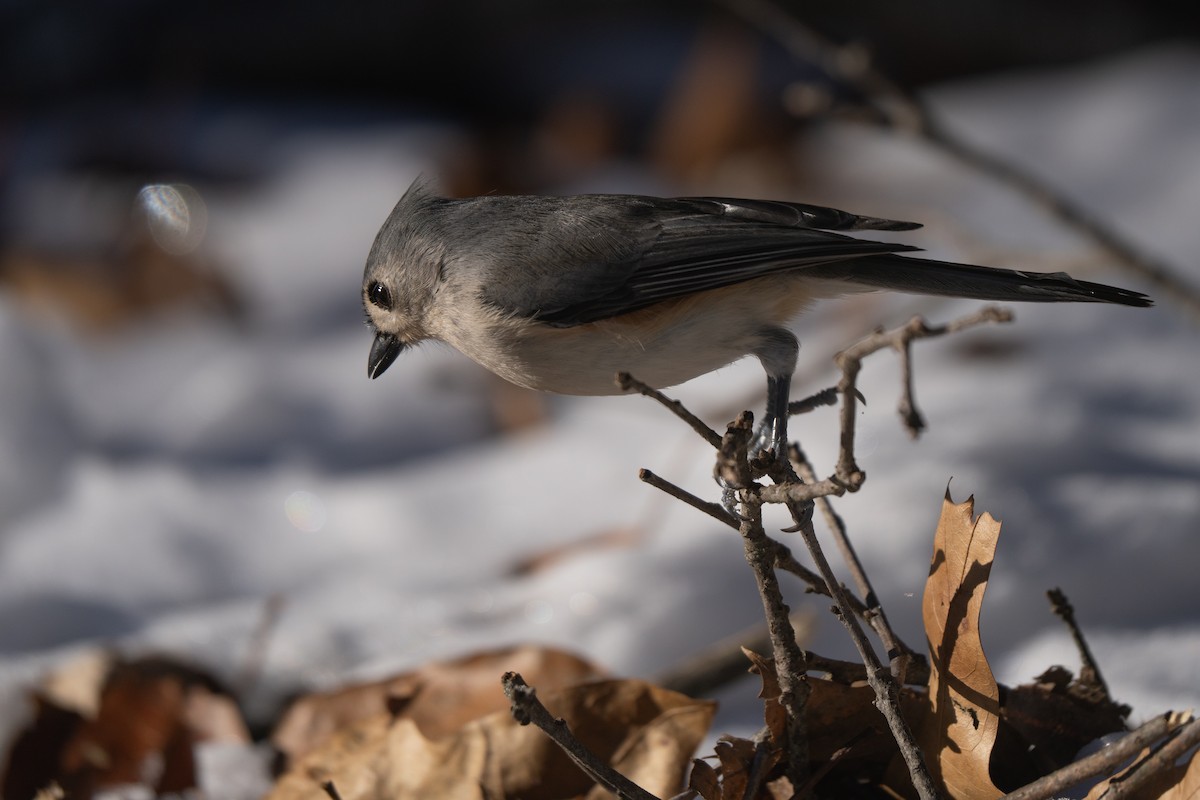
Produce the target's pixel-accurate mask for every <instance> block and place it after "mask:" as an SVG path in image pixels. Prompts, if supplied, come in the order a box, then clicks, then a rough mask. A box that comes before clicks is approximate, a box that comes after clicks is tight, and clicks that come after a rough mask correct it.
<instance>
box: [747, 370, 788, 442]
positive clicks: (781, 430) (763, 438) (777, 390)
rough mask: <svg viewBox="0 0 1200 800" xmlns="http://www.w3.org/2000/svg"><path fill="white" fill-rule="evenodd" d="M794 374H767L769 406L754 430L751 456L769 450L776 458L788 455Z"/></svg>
mask: <svg viewBox="0 0 1200 800" xmlns="http://www.w3.org/2000/svg"><path fill="white" fill-rule="evenodd" d="M791 384H792V376H791V375H790V374H788V375H768V376H767V408H766V414H764V415H763V419H762V422H760V423H759V424H758V430H756V431H755V432H754V440H753V442H751V445H750V457H751V458H753V457H754V456H758V455H762V454H763V453H764V452H766V451H767V450H773V451H774V453H775V458H777V459H780V458H786V457H787V423H788V396H789V394H790V390H791Z"/></svg>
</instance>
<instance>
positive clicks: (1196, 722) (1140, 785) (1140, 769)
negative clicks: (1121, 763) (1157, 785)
mask: <svg viewBox="0 0 1200 800" xmlns="http://www.w3.org/2000/svg"><path fill="white" fill-rule="evenodd" d="M1197 745H1200V719H1193V720H1191V721H1190V722H1188V723H1187V724H1186V725H1184V726H1183V727H1182V728H1180V729H1179V730H1178V731H1177V732H1176V733H1175V734H1174V736H1173V737H1172V738H1171V739H1170V740H1168V741H1167V742H1166V743H1165V744H1163V745H1162V746H1161V747H1159V748H1158V749H1157V750H1155V751H1154V752H1153V753H1151V754H1150V755H1148V756H1146V757H1145V758H1144V759H1142V760H1141V761H1140V762H1138V763H1137V764H1134V765H1133V766H1132V767H1130V768H1129V772H1127V773H1125V774H1124V775H1121V776H1119V777H1117V778H1114V779H1113V780H1112V782H1111V783H1110V784H1109V786H1108V789H1107V790H1105V792H1104V794H1102V795H1100V800H1123V798H1136V797H1145V796H1146V794H1145V792H1144V790H1145V789H1146V788H1148V785H1149V784H1150V783H1152V782H1153V781H1154V780H1155V779H1156V778H1158V777H1159V774H1160V773H1161V772H1163V771H1164V770H1168V769H1170V768H1171V767H1173V766H1174V765H1175V762H1176V761H1178V760H1179V759H1180V758H1182V757H1183V755H1184V754H1185V753H1187V752H1188V751H1189V750H1191V749H1192V748H1193V747H1196V746H1197ZM1192 757H1193V758H1197V756H1195V755H1193V756H1192ZM1157 794H1158V793H1157V792H1156V793H1155V795H1156V796H1157Z"/></svg>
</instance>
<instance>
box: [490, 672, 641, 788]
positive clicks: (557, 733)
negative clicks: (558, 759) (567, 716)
mask: <svg viewBox="0 0 1200 800" xmlns="http://www.w3.org/2000/svg"><path fill="white" fill-rule="evenodd" d="M501 684H502V685H503V686H504V694H505V696H506V697H507V698H508V699H509V702H511V703H512V715H513V719H515V720H516V721H517V722H519V723H520V724H522V725H529V724H530V723H533V724H534V725H535V726H537V727H538V728H540V729H541V730H542V732H544V733H545V734H546V735H547V736H549V737H550V738H551V740H553V742H554V743H555V744H556V745H558V746H559V747H560V748H561V749H562V751H563V752H564V753H566V754H567V757H568V758H570V759H571V761H573V762H574V763H575V766H577V767H579V768H580V769H581V770H583V772H584V773H585V774H586V775H587V776H588V777H589V778H591V779H592V780H594V781H595V782H596V783H598V784H600V785H601V786H603V787H604V788H605V789H608V790H609V791H610V792H612V793H613V794H615V795H616V796H617V797H618V798H620V799H621V800H658V798H656V797H655V796H654V795H652V794H651V793H650V792H647V791H646V790H645V789H643V788H642V787H640V786H638V785H637V784H636V783H634V782H633V781H631V780H629V779H628V778H626V777H625V776H624V775H622V774H621V773H619V772H617V771H616V770H615V769H613V768H612V767H610V766H609V765H608V764H605V763H604V762H603V761H601V760H600V758H599V757H598V756H597V755H596V754H595V753H593V752H592V751H591V750H588V749H587V748H586V747H585V746H584V745H583V743H582V742H580V741H579V740H578V739H576V738H575V735H574V734H573V733H571V730H570V728H569V727H567V723H566V721H565V720H562V719H558V718H556V717H554V715H552V714H551V713H550V712H549V711H548V710H546V707H545V706H544V705H542V703H541V701H540V700H538V699H537V693H536V692H535V691H534V689H533V687H532V686H530V685H529V684H527V683H525V679H524V678H522V677H521V676H520V675H519V674H518V673H516V672H506V673H504V677H503V678H501Z"/></svg>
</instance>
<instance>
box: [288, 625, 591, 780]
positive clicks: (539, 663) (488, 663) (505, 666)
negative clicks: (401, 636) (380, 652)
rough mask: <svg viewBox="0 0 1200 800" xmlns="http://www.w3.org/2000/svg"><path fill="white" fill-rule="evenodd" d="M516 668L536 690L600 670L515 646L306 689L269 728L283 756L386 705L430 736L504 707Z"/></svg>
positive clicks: (298, 751) (310, 747) (545, 651)
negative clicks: (503, 684) (507, 678)
mask: <svg viewBox="0 0 1200 800" xmlns="http://www.w3.org/2000/svg"><path fill="white" fill-rule="evenodd" d="M509 671H513V672H520V673H521V674H522V675H524V676H526V678H527V680H528V681H529V682H530V684H532V685H534V686H537V687H539V689H541V690H542V691H550V690H553V689H557V688H560V687H563V686H568V685H571V684H575V683H579V682H580V681H583V680H588V679H590V678H596V677H600V676H602V674H603V671H602V670H601V669H600V668H599V667H597V666H595V665H593V664H591V663H589V662H587V661H585V660H584V659H582V658H580V657H578V656H576V655H573V654H571V653H567V652H564V651H561V650H554V649H552V648H546V647H533V646H521V647H512V648H505V649H503V650H494V651H488V652H484V653H476V654H473V655H470V656H466V657H464V658H459V659H455V660H453V661H447V662H441V663H436V664H429V665H426V666H424V667H421V668H419V669H417V670H414V671H413V672H409V673H405V674H403V675H397V676H395V677H393V678H388V679H386V680H382V681H374V682H372V683H366V684H360V685H356V686H348V687H344V688H341V689H337V690H334V691H331V692H322V693H317V694H311V695H307V696H305V697H303V698H301V699H299V700H297V701H296V702H295V703H293V704H292V705H291V706H290V707H289V708H288V710H287V711H286V712H285V713H284V715H283V718H282V719H281V720H280V722H279V724H278V725H277V726H276V728H275V731H274V732H273V733H272V734H271V743H272V744H273V745H274V746H275V747H276V749H278V750H279V752H280V753H281V754H283V755H284V756H285V757H286V758H287V759H288V760H289V761H290V760H293V759H296V758H299V757H301V756H303V755H304V754H305V753H308V752H310V751H312V750H313V749H314V748H316V747H318V746H319V745H320V744H321V743H322V742H324V741H326V740H327V739H328V738H329V737H330V736H331V735H332V734H333V733H334V732H336V731H338V730H341V729H343V728H346V727H348V726H349V725H351V724H352V723H355V722H358V721H359V720H365V719H370V718H371V717H374V716H375V715H377V714H380V713H382V712H385V711H386V712H389V713H390V714H391V717H392V718H393V719H399V718H404V719H410V720H412V721H413V722H414V723H415V724H416V726H417V728H418V729H419V730H420V731H421V733H422V734H423V735H424V736H426V737H428V738H430V739H437V738H439V737H442V736H445V735H447V734H449V733H452V732H453V731H456V730H458V729H459V728H461V727H462V726H463V725H465V724H466V723H468V722H470V721H471V720H474V719H478V718H479V717H483V716H486V715H488V714H491V713H493V712H496V711H500V710H502V709H504V708H507V707H508V701H507V700H506V699H505V698H504V693H503V692H502V691H501V690H500V676H501V675H503V674H504V673H505V672H509Z"/></svg>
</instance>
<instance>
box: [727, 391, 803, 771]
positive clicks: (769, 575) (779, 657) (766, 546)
mask: <svg viewBox="0 0 1200 800" xmlns="http://www.w3.org/2000/svg"><path fill="white" fill-rule="evenodd" d="M753 427H754V426H753V419H752V418H751V417H750V415H749V414H745V413H743V414H741V415H740V416H739V417H738V418H737V419H736V420H734V421H733V422H732V423H730V425H729V427H728V429H727V430H726V433H725V436H724V437H723V439H722V442H721V447H720V452H719V455H718V457H717V473H718V474H719V475H721V476H722V477H723V478H724V479H725V485H727V486H732V487H734V488H737V489H740V490H742V492H741V493H742V496H743V501H742V504H741V506H742V508H741V522H740V523H739V526H738V531H739V533H741V535H742V546H743V550H744V551H745V557H746V563H747V564H749V565H750V570H751V572H753V573H754V580H755V583H756V584H757V585H758V594H759V597H760V598H761V599H762V604H763V613H764V615H765V617H766V622H767V631H768V633H769V635H770V639H771V650H772V654H773V656H774V658H775V667H776V674H777V677H778V679H779V689H780V696H779V703H780V705H782V706H783V709H784V712H785V729H786V732H785V736H786V741H785V742H783V743H782V744H783V751H784V757H785V762H786V771H787V776H788V779H789V780H791V781H792V785H793V786H803V785H804V784H805V782H806V781H807V778H808V731H807V728H806V726H805V723H804V707H805V705H806V704H807V702H808V696H809V694H810V693H811V691H812V689H811V688H810V687H809V685H808V682H807V681H806V680H805V679H804V675H805V672H807V665H806V663H805V659H804V651H803V650H801V649H800V645H798V644H797V643H796V632H795V629H794V628H793V627H792V621H791V612H790V611H789V609H788V606H787V603H785V602H784V600H783V592H782V591H781V590H780V588H779V579H778V577H777V576H776V575H775V552H776V551H775V542H774V540H772V539H771V538H770V537H768V536H767V534H766V531H765V530H764V528H763V524H762V501H761V500H760V499H759V498H758V493H757V492H756V491H754V490H753V489H758V488H761V487H759V485H758V484H756V483H753V482H752V481H750V480H747V477H748V476H749V472H750V466H749V463H748V459H747V446H748V444H749V442H750V437H751V436H753V433H754V431H753ZM752 487H753V488H752Z"/></svg>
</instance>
